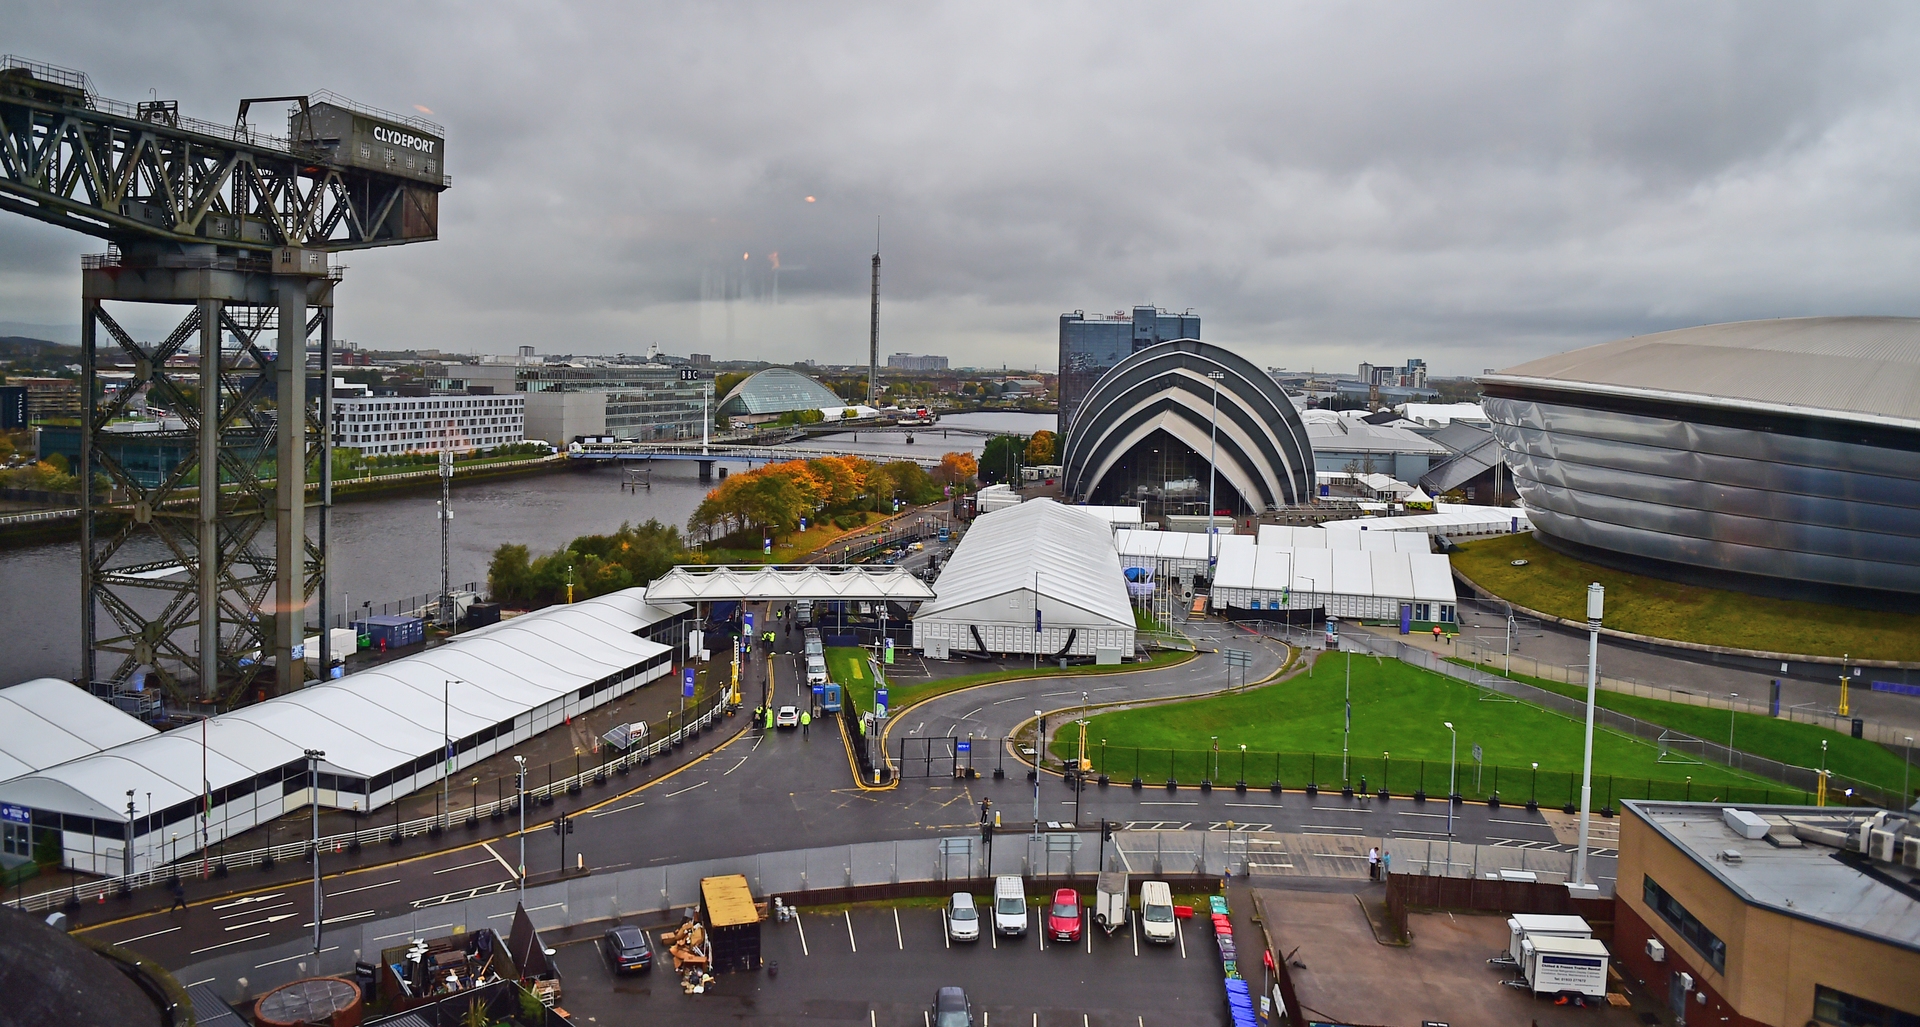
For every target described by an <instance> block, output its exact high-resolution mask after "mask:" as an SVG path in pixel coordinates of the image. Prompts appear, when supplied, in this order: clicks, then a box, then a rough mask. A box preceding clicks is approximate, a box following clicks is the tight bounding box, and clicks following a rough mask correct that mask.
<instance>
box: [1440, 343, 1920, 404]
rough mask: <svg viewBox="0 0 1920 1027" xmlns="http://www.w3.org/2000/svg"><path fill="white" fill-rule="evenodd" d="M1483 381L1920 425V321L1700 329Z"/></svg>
mask: <svg viewBox="0 0 1920 1027" xmlns="http://www.w3.org/2000/svg"><path fill="white" fill-rule="evenodd" d="M1477 381H1479V382H1480V383H1481V384H1483V385H1491V386H1499V385H1511V386H1519V387H1529V386H1531V387H1536V388H1552V389H1557V390H1562V391H1572V392H1586V393H1592V394H1599V395H1616V396H1626V397H1639V398H1645V399H1656V400H1667V401H1675V402H1688V403H1700V404H1705V405H1710V406H1730V407H1737V408H1742V409H1764V410H1770V411H1774V412H1779V413H1793V414H1800V415H1803V416H1814V417H1829V418H1838V419H1843V420H1852V421H1866V422H1871V423H1879V424H1886V425H1893V426H1899V427H1909V428H1912V427H1920V318H1912V317H1793V318H1780V319H1777V320H1772V321H1735V322H1730V323H1727V324H1714V325H1701V326H1699V327H1696V328H1681V329H1677V330H1675V331H1670V332H1657V333H1655V334H1653V335H1641V336H1636V337H1634V338H1631V339H1618V340H1615V341H1613V342H1605V343H1601V344H1600V345H1598V346H1588V347H1586V348H1584V349H1577V350H1573V351H1571V352H1568V353H1560V354H1557V355H1555V356H1551V357H1543V358H1541V359H1539V360H1531V361H1528V362H1527V363H1524V364H1520V365H1517V366H1515V367H1509V368H1506V369H1505V370H1502V371H1500V372H1498V373H1495V374H1490V375H1483V376H1481V377H1480V378H1478V379H1477Z"/></svg>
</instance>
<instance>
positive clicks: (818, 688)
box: [813, 685, 827, 695]
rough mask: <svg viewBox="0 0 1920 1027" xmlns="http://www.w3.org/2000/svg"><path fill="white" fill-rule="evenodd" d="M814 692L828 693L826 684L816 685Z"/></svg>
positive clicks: (816, 693)
mask: <svg viewBox="0 0 1920 1027" xmlns="http://www.w3.org/2000/svg"><path fill="white" fill-rule="evenodd" d="M813 694H814V695H826V694H827V686H825V685H815V686H813Z"/></svg>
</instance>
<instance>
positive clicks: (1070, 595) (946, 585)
mask: <svg viewBox="0 0 1920 1027" xmlns="http://www.w3.org/2000/svg"><path fill="white" fill-rule="evenodd" d="M933 592H934V598H933V599H931V600H929V601H927V602H925V603H922V604H920V609H919V611H918V612H917V613H915V614H914V616H913V646H914V648H916V649H918V650H920V652H921V653H922V654H924V655H925V656H926V657H927V658H929V659H935V660H944V659H948V658H950V656H952V655H953V654H955V653H962V652H969V653H981V654H997V655H1003V656H1007V655H1015V656H1024V655H1029V654H1034V653H1036V652H1037V653H1038V654H1039V655H1040V656H1042V657H1046V658H1058V657H1065V656H1079V657H1089V656H1090V657H1094V658H1096V659H1097V660H1099V661H1100V662H1103V663H1104V662H1112V663H1118V662H1120V661H1121V660H1123V659H1128V658H1131V657H1132V656H1133V648H1134V620H1133V607H1132V606H1131V605H1130V604H1129V602H1128V599H1127V584H1126V579H1125V578H1124V577H1123V576H1122V574H1121V571H1120V558H1119V556H1118V554H1116V553H1115V551H1114V546H1113V536H1112V531H1111V529H1110V528H1109V527H1108V524H1107V521H1106V520H1105V519H1103V518H1100V517H1096V516H1094V515H1092V514H1089V513H1086V512H1084V511H1081V510H1078V509H1075V508H1073V507H1071V506H1065V505H1062V504H1060V503H1056V502H1054V501H1053V500H1051V499H1034V500H1029V501H1027V502H1024V503H1020V504H1018V505H1016V506H1010V507H1007V508H1005V509H1003V510H997V511H995V512H993V513H990V514H982V515H981V516H980V517H979V518H978V519H977V520H975V521H974V522H973V526H972V527H971V528H969V529H967V533H966V534H965V535H963V536H962V537H961V539H960V544H959V546H957V547H956V548H955V549H954V551H953V556H952V557H951V558H949V559H948V560H947V564H946V566H945V567H943V568H941V570H940V577H939V578H938V579H937V580H936V581H935V582H934V584H933Z"/></svg>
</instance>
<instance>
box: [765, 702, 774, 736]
mask: <svg viewBox="0 0 1920 1027" xmlns="http://www.w3.org/2000/svg"><path fill="white" fill-rule="evenodd" d="M766 710H767V730H768V731H772V730H773V707H771V706H768V707H767V708H766Z"/></svg>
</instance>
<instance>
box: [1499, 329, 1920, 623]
mask: <svg viewBox="0 0 1920 1027" xmlns="http://www.w3.org/2000/svg"><path fill="white" fill-rule="evenodd" d="M1478 380H1479V382H1480V384H1481V386H1482V388H1483V390H1484V394H1485V395H1484V399H1483V406H1484V407H1485V409H1486V412H1487V415H1488V417H1489V418H1490V419H1491V421H1492V423H1493V428H1494V432H1495V434H1496V435H1497V436H1498V437H1499V440H1500V444H1501V446H1502V448H1503V449H1504V450H1505V451H1506V455H1507V462H1508V466H1509V467H1511V468H1512V471H1513V482H1514V486H1515V488H1516V490H1517V491H1518V492H1519V494H1520V496H1521V498H1522V499H1523V500H1524V501H1525V502H1526V505H1527V507H1528V515H1529V516H1530V517H1531V518H1532V520H1533V524H1534V527H1535V528H1536V529H1537V530H1538V531H1539V533H1540V535H1541V537H1542V541H1543V542H1545V543H1546V544H1548V545H1550V546H1553V547H1554V548H1556V549H1560V550H1562V551H1563V552H1567V553H1569V554H1571V555H1574V556H1577V557H1580V558H1583V559H1588V560H1592V561H1594V562H1598V563H1603V564H1606V565H1609V566H1615V567H1619V568H1621V569H1625V570H1632V571H1641V572H1648V573H1654V574H1659V575H1662V576H1667V577H1677V578H1680V579H1682V580H1691V581H1697V582H1702V583H1706V584H1712V585H1717V586H1722V587H1731V588H1738V589H1742V590H1745V591H1752V592H1762V593H1766V594H1773V595H1789V596H1795V597H1799V598H1808V599H1819V600H1827V601H1840V602H1848V603H1855V604H1861V605H1874V606H1882V605H1891V606H1894V607H1897V608H1905V609H1911V608H1914V607H1916V606H1920V319H1916V318H1896V317H1814V318H1789V319H1781V320H1773V321H1744V322H1738V323H1733V324H1718V325H1706V326H1703V327H1698V328H1685V329H1681V330H1678V331H1671V332H1661V333H1658V334H1655V335H1645V336H1640V337H1638V338H1632V339H1621V340H1619V341H1616V342H1609V343H1604V344H1601V345H1598V346H1589V347H1587V348H1585V349H1579V350H1574V351H1573V352H1570V353H1563V354H1560V355H1558V356H1553V357H1547V358H1545V359H1542V360H1535V361H1532V362H1529V363H1525V364H1521V365H1519V366H1517V367H1511V368H1508V369H1506V370H1503V371H1501V372H1499V373H1496V374H1489V375H1486V376H1483V377H1481V378H1480V379H1478Z"/></svg>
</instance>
